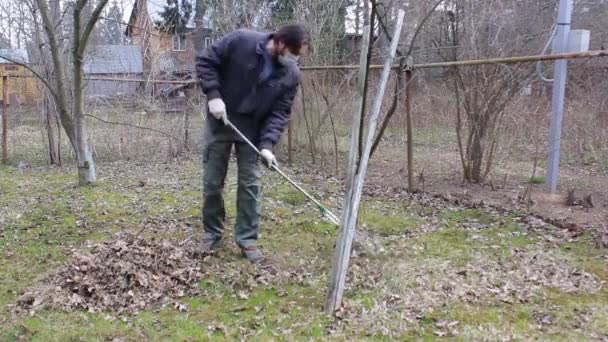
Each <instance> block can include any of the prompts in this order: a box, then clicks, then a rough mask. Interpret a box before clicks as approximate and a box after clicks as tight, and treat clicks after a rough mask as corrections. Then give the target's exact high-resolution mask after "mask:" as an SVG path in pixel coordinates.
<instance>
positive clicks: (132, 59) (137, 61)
mask: <svg viewBox="0 0 608 342" xmlns="http://www.w3.org/2000/svg"><path fill="white" fill-rule="evenodd" d="M143 71H144V64H143V56H142V51H141V47H140V46H137V45H97V46H92V47H91V48H90V49H89V51H88V52H87V55H86V57H85V61H84V72H85V73H87V74H141V73H143Z"/></svg>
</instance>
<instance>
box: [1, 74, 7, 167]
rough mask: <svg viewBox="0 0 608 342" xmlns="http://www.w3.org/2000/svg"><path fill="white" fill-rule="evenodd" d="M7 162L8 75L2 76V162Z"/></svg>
mask: <svg viewBox="0 0 608 342" xmlns="http://www.w3.org/2000/svg"><path fill="white" fill-rule="evenodd" d="M7 163H8V76H6V75H5V76H2V164H7Z"/></svg>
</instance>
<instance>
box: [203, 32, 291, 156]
mask: <svg viewBox="0 0 608 342" xmlns="http://www.w3.org/2000/svg"><path fill="white" fill-rule="evenodd" d="M271 38H272V34H268V33H260V32H254V31H248V30H238V31H234V32H232V33H229V34H227V35H226V36H224V37H223V38H222V39H220V40H219V41H217V42H215V43H214V44H213V45H212V46H210V47H209V48H206V49H204V50H202V51H201V53H200V54H199V55H198V56H197V58H196V71H197V73H198V78H199V81H200V84H201V87H202V89H203V92H205V94H207V98H208V100H212V99H214V98H218V97H219V98H222V100H223V101H224V102H225V103H226V111H227V112H228V119H229V120H230V121H231V122H232V123H234V124H235V126H237V128H239V130H241V132H243V133H244V134H245V135H246V136H247V137H248V138H249V139H251V140H252V141H253V142H254V144H257V145H259V146H260V148H272V147H273V146H274V145H275V144H276V143H277V142H278V141H279V139H280V137H281V133H282V131H283V129H285V127H286V126H287V123H288V122H289V116H290V114H291V106H292V104H293V100H294V98H295V96H296V92H297V89H298V85H299V84H300V79H301V77H300V70H299V69H298V67H297V66H296V65H293V66H292V67H284V66H282V65H280V64H278V63H277V62H276V61H273V63H275V64H274V70H275V71H274V73H273V76H272V77H271V78H270V79H268V80H267V81H265V82H262V83H260V82H258V80H259V75H260V72H261V71H262V68H263V65H264V64H263V63H264V56H263V55H262V53H263V52H264V50H263V49H265V48H266V44H267V43H268V41H269V39H271ZM207 118H208V120H209V123H210V125H211V129H212V130H213V131H218V129H220V128H221V126H223V124H222V123H220V122H219V121H218V120H217V119H216V118H215V117H213V116H212V115H210V114H209V115H208V116H207Z"/></svg>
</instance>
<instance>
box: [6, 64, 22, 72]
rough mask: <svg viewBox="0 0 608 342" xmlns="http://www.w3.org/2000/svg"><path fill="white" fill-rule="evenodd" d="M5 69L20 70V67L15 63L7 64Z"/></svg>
mask: <svg viewBox="0 0 608 342" xmlns="http://www.w3.org/2000/svg"><path fill="white" fill-rule="evenodd" d="M4 70H6V71H18V70H19V68H18V67H17V66H15V65H6V66H5V67H4Z"/></svg>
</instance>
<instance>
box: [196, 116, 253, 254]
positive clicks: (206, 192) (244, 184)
mask: <svg viewBox="0 0 608 342" xmlns="http://www.w3.org/2000/svg"><path fill="white" fill-rule="evenodd" d="M233 145H234V147H235V152H236V160H237V168H238V189H237V199H236V210H237V215H236V225H235V228H234V239H235V241H236V243H237V244H238V245H239V246H240V247H241V248H244V247H248V246H251V245H253V244H254V243H255V241H256V240H257V238H258V227H259V225H260V212H261V195H262V185H261V182H260V175H261V171H260V167H259V164H258V155H257V153H256V152H255V151H254V150H253V148H251V146H249V145H247V143H245V142H244V141H242V140H241V139H240V138H239V137H238V136H237V135H236V133H234V132H232V130H231V129H230V128H229V127H226V126H223V127H221V128H220V129H219V130H218V131H217V132H212V130H211V129H210V127H209V125H207V127H206V129H205V131H204V133H203V152H202V153H203V158H202V159H203V209H202V215H203V227H204V230H205V231H204V234H203V239H204V240H213V241H218V242H219V240H220V239H221V238H222V232H223V230H224V221H225V219H226V210H225V207H224V196H223V192H224V183H225V180H226V173H227V172H228V163H229V160H230V154H231V151H232V146H233Z"/></svg>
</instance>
